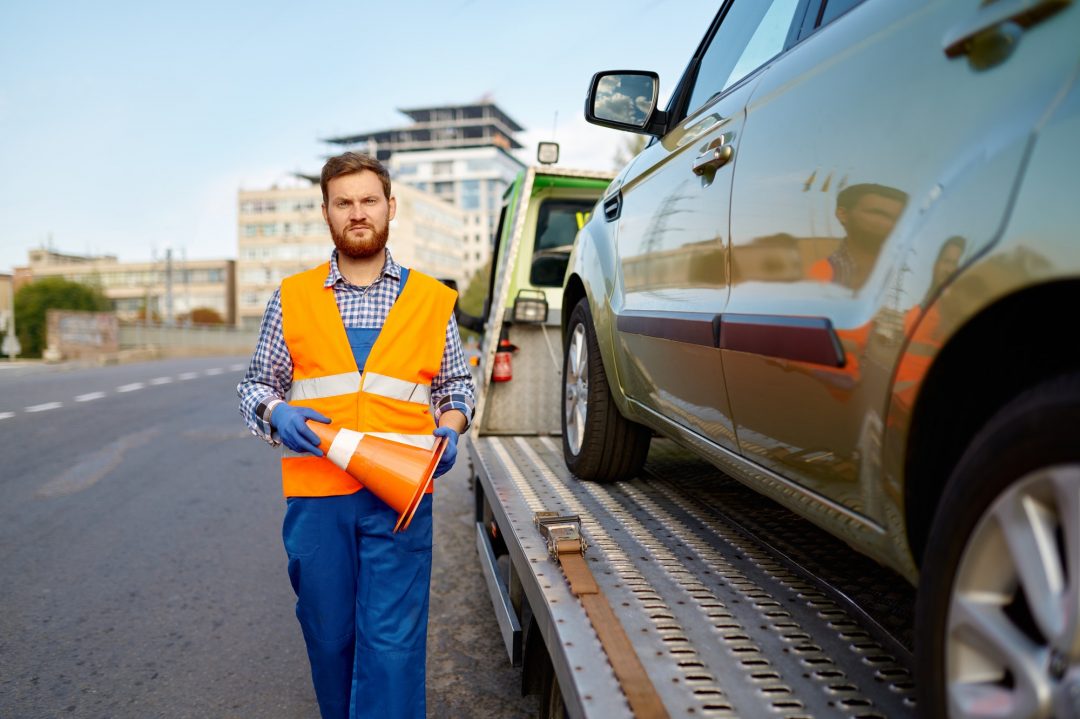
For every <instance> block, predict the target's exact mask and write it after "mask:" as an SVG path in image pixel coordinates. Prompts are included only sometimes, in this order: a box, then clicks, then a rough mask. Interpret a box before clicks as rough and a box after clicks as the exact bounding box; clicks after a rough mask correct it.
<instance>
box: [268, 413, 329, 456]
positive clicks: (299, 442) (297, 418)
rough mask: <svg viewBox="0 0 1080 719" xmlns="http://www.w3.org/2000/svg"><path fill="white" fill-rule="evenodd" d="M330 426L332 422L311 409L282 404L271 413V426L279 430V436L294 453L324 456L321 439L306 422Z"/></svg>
mask: <svg viewBox="0 0 1080 719" xmlns="http://www.w3.org/2000/svg"><path fill="white" fill-rule="evenodd" d="M309 419H313V420H315V421H316V422H323V423H325V424H330V420H329V419H327V418H326V417H324V416H322V415H321V414H319V413H318V412H316V411H315V410H313V409H311V408H310V407H293V406H292V405H291V404H288V403H286V402H282V403H281V404H279V405H277V406H276V407H274V411H273V412H271V413H270V426H271V427H273V428H274V429H276V430H277V433H278V436H279V437H281V441H282V442H283V443H284V444H285V446H286V447H288V448H289V449H291V450H292V451H294V452H307V453H309V454H313V455H315V456H316V457H321V456H323V453H322V450H321V449H319V438H318V436H316V434H315V433H314V432H312V431H311V428H310V427H308V426H307V424H305V421H306V420H309Z"/></svg>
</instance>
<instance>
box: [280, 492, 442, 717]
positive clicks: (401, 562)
mask: <svg viewBox="0 0 1080 719" xmlns="http://www.w3.org/2000/svg"><path fill="white" fill-rule="evenodd" d="M287 501H288V507H287V509H286V510H285V523H284V526H283V528H282V536H283V538H284V540H285V551H286V552H287V553H288V555H289V579H290V580H291V581H292V586H293V590H294V591H295V592H296V597H297V601H296V617H297V619H299V620H300V626H301V628H302V629H303V632H304V641H305V642H306V643H307V651H308V658H309V659H310V660H311V677H312V680H313V681H314V684H315V695H316V697H317V698H318V700H319V710H320V711H321V712H322V717H323V719H345V718H348V719H354V718H360V717H378V719H423V717H424V715H425V702H424V691H425V683H424V677H425V667H424V662H425V659H426V651H425V649H426V644H425V643H426V639H427V624H428V587H429V584H430V580H431V501H432V500H431V495H430V494H429V495H426V496H425V497H424V499H423V501H422V502H421V504H420V507H419V509H417V511H416V515H415V516H414V517H413V519H412V523H411V524H410V525H409V528H408V529H406V530H404V531H402V532H398V533H397V534H395V533H394V531H393V530H394V524H395V523H396V522H397V513H396V512H395V511H394V510H393V509H391V508H390V507H389V506H388V505H387V504H385V503H384V502H383V501H382V500H381V499H379V498H378V497H376V496H375V495H374V494H372V493H371V492H369V491H367V490H361V491H359V492H357V493H355V494H349V495H345V496H340V497H290V498H289V499H288V500H287Z"/></svg>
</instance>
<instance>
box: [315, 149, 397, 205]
mask: <svg viewBox="0 0 1080 719" xmlns="http://www.w3.org/2000/svg"><path fill="white" fill-rule="evenodd" d="M364 170H370V171H371V172H374V173H375V174H376V175H378V176H379V181H380V182H382V188H383V194H385V195H386V199H388V200H389V199H390V173H389V172H388V171H387V169H386V168H385V167H383V164H382V163H381V162H379V161H378V160H376V159H375V158H374V157H372V156H371V155H362V154H360V153H359V152H345V153H342V154H340V155H337V156H335V157H331V158H330V159H329V160H327V161H326V164H325V165H323V168H322V177H321V178H320V180H319V186H320V187H322V201H323V204H324V205H325V204H326V203H327V200H328V197H327V195H326V186H327V185H328V184H330V180H333V179H334V178H335V177H341V176H342V175H352V174H353V173H356V172H363V171H364Z"/></svg>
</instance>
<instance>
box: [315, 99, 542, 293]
mask: <svg viewBox="0 0 1080 719" xmlns="http://www.w3.org/2000/svg"><path fill="white" fill-rule="evenodd" d="M401 112H402V113H403V114H404V115H406V116H408V117H409V118H410V119H412V120H413V124H412V125H409V126H406V127H401V128H395V129H390V130H377V131H375V132H367V133H359V134H355V135H347V136H344V137H336V138H330V139H328V140H327V142H329V143H331V144H333V145H337V146H338V149H340V150H347V149H348V150H357V151H360V152H366V153H368V154H371V155H375V156H376V157H377V158H378V159H379V160H381V161H382V162H384V163H385V164H386V165H387V167H388V168H389V170H390V174H391V177H392V178H393V180H394V183H395V186H397V185H401V184H402V183H405V184H408V185H411V186H413V187H416V188H418V189H420V190H424V191H425V192H431V193H432V194H434V195H435V196H436V197H439V198H441V199H443V200H445V201H446V202H447V203H449V204H452V205H454V206H455V207H457V208H459V209H461V210H462V211H463V212H464V213H465V234H464V245H463V247H462V248H461V252H462V262H463V269H464V273H463V274H464V278H465V279H466V280H467V279H468V278H471V277H472V276H473V274H475V273H476V271H477V270H479V269H480V268H482V267H483V266H484V265H485V264H487V262H488V260H489V258H490V257H491V245H492V239H493V237H494V234H495V226H496V223H497V222H498V217H499V209H500V204H501V203H500V200H501V198H502V194H503V192H504V191H505V190H506V188H507V187H508V186H509V185H510V183H511V182H512V181H513V179H514V177H515V176H516V175H517V173H518V172H520V171H521V170H522V169H523V168H524V166H523V165H522V164H521V162H519V161H518V160H517V159H516V158H515V157H514V156H513V155H511V154H510V152H511V151H512V150H516V149H520V148H521V147H522V145H521V144H520V143H519V142H518V141H517V140H515V139H514V133H516V132H520V131H521V130H522V127H521V126H520V125H518V124H517V123H516V122H514V120H512V119H511V118H510V117H509V116H508V115H507V114H506V113H504V112H503V111H502V110H501V109H499V107H498V106H497V105H495V104H494V103H492V102H489V101H483V102H479V103H474V104H470V105H451V106H441V107H427V108H419V109H415V110H402V111H401Z"/></svg>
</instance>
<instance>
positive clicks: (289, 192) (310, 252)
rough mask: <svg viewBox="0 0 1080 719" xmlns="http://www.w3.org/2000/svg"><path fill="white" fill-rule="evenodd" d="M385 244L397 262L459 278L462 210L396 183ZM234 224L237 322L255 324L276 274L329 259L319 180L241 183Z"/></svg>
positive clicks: (278, 281)
mask: <svg viewBox="0 0 1080 719" xmlns="http://www.w3.org/2000/svg"><path fill="white" fill-rule="evenodd" d="M393 194H394V196H395V197H396V198H397V216H396V217H395V218H394V220H393V221H391V223H390V240H389V247H390V250H391V252H392V253H393V255H394V259H395V260H397V261H398V262H400V263H402V264H404V265H406V266H408V267H415V268H416V269H418V270H420V271H422V272H425V273H427V274H429V275H433V276H435V277H438V278H450V279H454V280H456V281H457V282H459V283H461V282H463V281H464V279H465V275H464V272H463V269H462V245H463V234H464V232H465V227H466V225H465V219H464V214H463V213H462V212H461V211H460V210H458V209H457V208H455V207H453V206H452V205H449V204H447V203H445V202H443V201H441V200H439V199H438V198H436V197H434V196H432V195H430V194H428V193H426V192H423V191H421V190H417V189H415V188H413V187H410V186H408V185H405V184H400V183H399V184H395V185H394V188H393ZM238 202H239V213H238V215H237V217H238V225H239V226H238V228H237V238H238V242H237V246H238V252H237V258H238V259H237V299H238V324H240V325H241V326H243V327H257V326H258V325H259V322H260V321H261V319H262V315H263V310H264V309H265V308H266V303H267V301H268V300H269V299H270V296H271V295H272V294H273V292H274V290H275V289H276V288H277V287H278V285H280V284H281V280H282V279H284V278H285V277H288V276H289V275H292V274H295V273H296V272H301V271H303V270H306V269H310V268H311V267H314V266H315V265H318V264H320V263H322V262H325V261H327V260H328V259H329V258H330V253H331V251H332V250H333V246H334V245H333V242H332V240H331V238H330V231H329V229H328V228H327V226H326V222H325V221H324V220H323V217H322V191H321V189H320V188H319V185H318V184H314V185H310V186H303V187H289V188H280V187H275V188H271V189H269V190H241V191H240V193H239V198H238Z"/></svg>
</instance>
